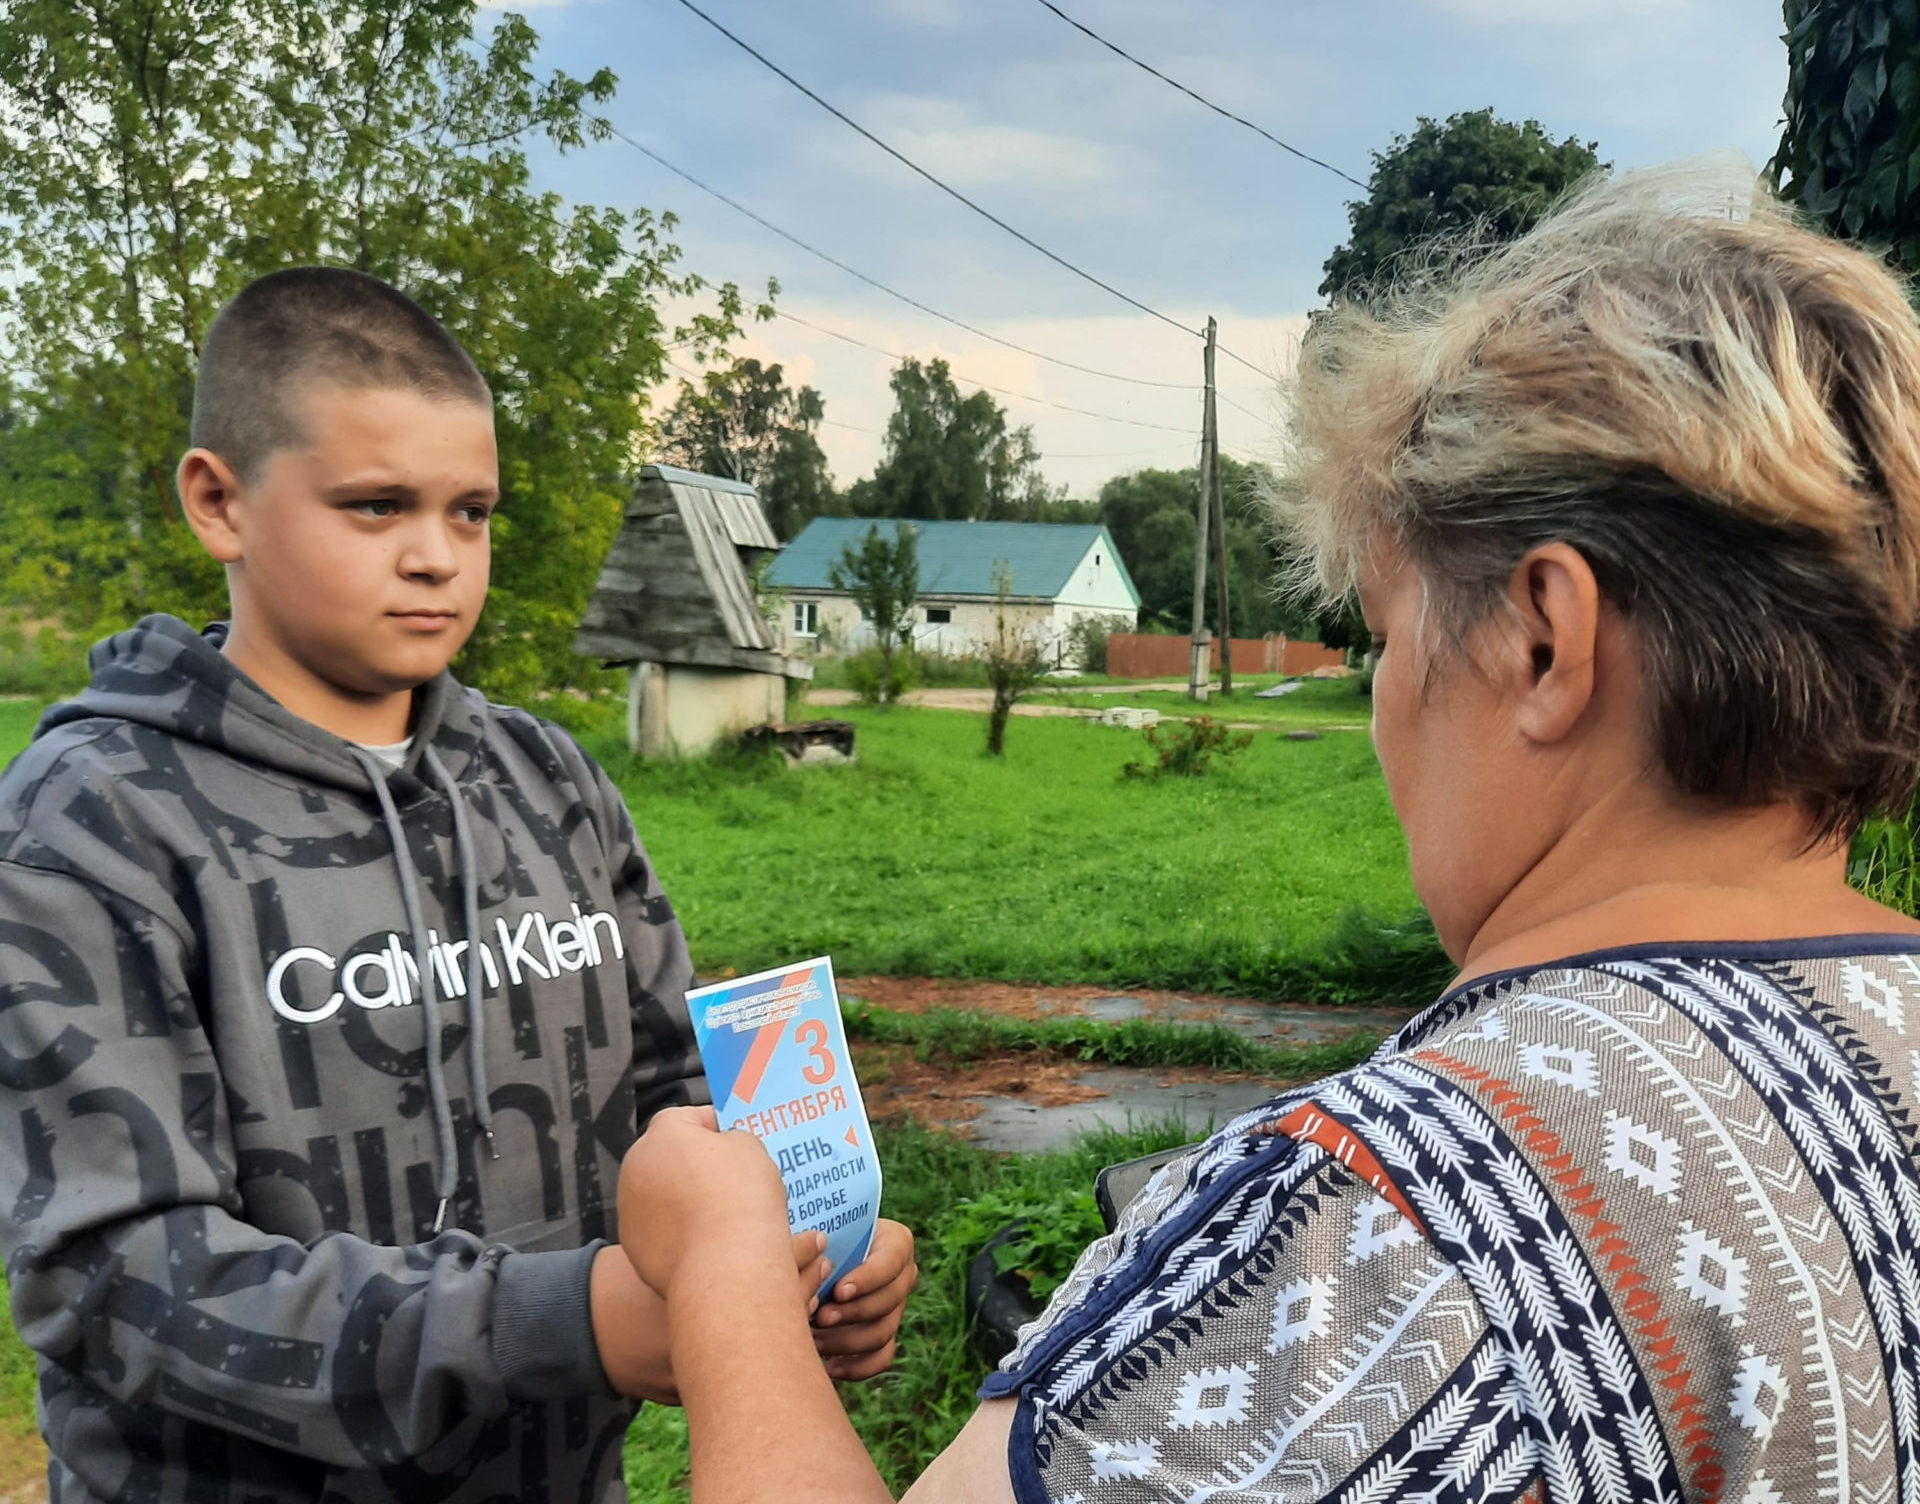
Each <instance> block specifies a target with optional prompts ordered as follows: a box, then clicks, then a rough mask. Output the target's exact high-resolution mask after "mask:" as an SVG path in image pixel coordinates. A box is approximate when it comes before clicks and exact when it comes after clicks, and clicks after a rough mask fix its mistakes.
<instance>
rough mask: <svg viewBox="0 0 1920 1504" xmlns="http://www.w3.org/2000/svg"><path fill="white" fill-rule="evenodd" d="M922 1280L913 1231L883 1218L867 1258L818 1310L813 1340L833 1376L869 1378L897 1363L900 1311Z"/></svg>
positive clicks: (874, 1234) (841, 1281) (814, 1321)
mask: <svg viewBox="0 0 1920 1504" xmlns="http://www.w3.org/2000/svg"><path fill="white" fill-rule="evenodd" d="M825 1277H826V1276H825V1274H824V1272H823V1273H822V1275H821V1278H823V1279H824V1278H825ZM919 1282H920V1266H919V1265H918V1264H916V1263H915V1262H914V1261H913V1234H912V1233H911V1232H909V1231H908V1230H907V1229H906V1228H905V1227H903V1226H901V1225H900V1224H899V1223H898V1222H889V1221H887V1220H886V1219H885V1218H884V1217H883V1218H881V1219H880V1222H879V1225H878V1226H876V1227H875V1228H874V1230H873V1246H872V1247H871V1248H869V1249H868V1250H867V1258H866V1262H865V1263H863V1264H861V1265H860V1266H859V1267H858V1268H857V1269H852V1270H849V1271H848V1272H847V1274H846V1275H845V1276H844V1277H842V1279H841V1280H840V1282H839V1283H838V1284H837V1285H835V1286H834V1287H833V1290H832V1292H831V1294H832V1297H833V1298H832V1299H831V1300H830V1301H828V1302H827V1303H826V1304H825V1305H822V1306H821V1307H820V1309H819V1310H818V1311H816V1312H815V1313H814V1317H813V1326H814V1333H813V1345H814V1349H815V1351H817V1352H818V1353H819V1354H820V1356H821V1357H822V1358H824V1359H825V1360H826V1364H827V1374H828V1376H829V1377H831V1378H835V1379H870V1378H872V1377H873V1376H874V1375H875V1374H878V1373H885V1372H886V1371H887V1369H889V1368H890V1367H892V1366H893V1354H894V1341H895V1338H896V1337H897V1336H898V1334H899V1331H900V1317H901V1315H902V1313H903V1312H904V1310H905V1309H906V1304H907V1297H908V1296H909V1295H911V1294H912V1293H913V1287H914V1286H915V1285H917V1284H919Z"/></svg>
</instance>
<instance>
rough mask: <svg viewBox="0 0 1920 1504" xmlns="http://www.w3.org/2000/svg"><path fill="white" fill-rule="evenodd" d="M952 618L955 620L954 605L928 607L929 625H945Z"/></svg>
mask: <svg viewBox="0 0 1920 1504" xmlns="http://www.w3.org/2000/svg"><path fill="white" fill-rule="evenodd" d="M952 620H953V609H952V607H950V606H929V607H927V625H928V626H930V627H944V626H945V625H946V624H947V623H948V622H950V621H952Z"/></svg>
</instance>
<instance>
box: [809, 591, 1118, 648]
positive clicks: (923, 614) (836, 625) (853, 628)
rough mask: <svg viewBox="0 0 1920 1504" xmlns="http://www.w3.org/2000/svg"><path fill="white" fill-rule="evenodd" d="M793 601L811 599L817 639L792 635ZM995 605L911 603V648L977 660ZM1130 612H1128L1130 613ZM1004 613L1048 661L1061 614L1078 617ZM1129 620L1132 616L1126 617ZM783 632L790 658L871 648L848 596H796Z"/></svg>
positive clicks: (1046, 607)
mask: <svg viewBox="0 0 1920 1504" xmlns="http://www.w3.org/2000/svg"><path fill="white" fill-rule="evenodd" d="M795 600H811V601H813V602H815V603H816V605H817V607H818V624H819V628H820V631H819V635H818V636H817V637H814V638H806V637H799V636H796V635H795V633H794V630H793V604H792V602H793V601H795ZM930 606H931V607H934V608H936V609H945V610H947V611H949V612H951V613H952V620H951V621H947V622H929V621H928V620H927V609H928V607H930ZM997 609H998V603H997V602H994V601H985V600H980V599H979V598H977V597H956V598H953V599H946V600H943V599H941V598H940V597H939V596H934V597H931V598H930V599H925V600H919V601H916V602H914V606H913V620H914V627H913V644H914V646H915V647H916V648H918V649H919V650H920V651H921V652H923V653H944V654H946V655H947V656H949V657H954V658H960V657H968V656H978V655H979V654H980V653H982V652H984V651H985V650H986V646H987V644H988V642H990V641H991V640H992V638H993V618H994V614H995V612H996V610H997ZM1130 610H1131V608H1130V607H1129V611H1130ZM1007 614H1008V615H1009V616H1010V617H1011V618H1012V619H1013V621H1014V622H1015V623H1016V624H1017V625H1019V626H1021V627H1025V628H1032V629H1034V630H1036V631H1038V632H1039V633H1040V636H1041V639H1042V641H1043V642H1044V643H1045V644H1046V645H1047V646H1048V649H1049V653H1048V656H1049V657H1050V658H1051V657H1052V656H1053V652H1052V649H1053V646H1054V644H1055V641H1056V639H1058V638H1059V636H1060V634H1061V633H1062V632H1063V631H1064V630H1065V626H1064V620H1063V615H1064V616H1065V617H1066V618H1070V617H1071V615H1073V614H1077V613H1075V612H1074V611H1073V610H1072V609H1071V608H1062V607H1059V606H1055V605H1052V604H1048V603H1041V604H1037V605H1036V604H1028V603H1021V602H1015V603H1012V604H1010V605H1009V606H1008V607H1007ZM1129 619H1131V617H1130V616H1129ZM781 624H782V628H783V630H784V631H785V633H786V638H785V651H787V652H789V653H794V652H807V651H815V650H817V651H821V652H827V651H832V652H842V653H844V652H858V651H859V650H860V649H862V648H869V647H872V646H873V628H872V627H871V626H870V625H869V624H868V623H867V622H865V621H862V620H861V618H860V608H859V607H858V606H856V605H854V603H853V599H852V597H850V596H845V595H827V594H819V595H816V594H813V593H811V592H800V591H796V592H794V593H793V595H792V597H791V599H790V600H789V601H788V604H787V607H786V609H785V610H784V611H783V612H782V613H781Z"/></svg>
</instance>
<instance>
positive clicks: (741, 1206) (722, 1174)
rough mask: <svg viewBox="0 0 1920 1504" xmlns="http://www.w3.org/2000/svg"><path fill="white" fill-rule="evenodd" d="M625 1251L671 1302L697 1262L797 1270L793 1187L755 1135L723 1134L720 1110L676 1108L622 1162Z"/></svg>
mask: <svg viewBox="0 0 1920 1504" xmlns="http://www.w3.org/2000/svg"><path fill="white" fill-rule="evenodd" d="M620 1246H621V1248H622V1249H624V1250H625V1251H626V1255H627V1257H628V1258H629V1259H630V1260H632V1262H633V1267H634V1269H635V1270H636V1271H638V1273H639V1275H640V1277H641V1278H642V1279H643V1280H645V1281H646V1282H647V1283H648V1284H649V1285H651V1286H652V1287H653V1288H654V1289H655V1290H657V1291H659V1292H660V1294H661V1295H662V1296H664V1297H668V1298H671V1296H672V1294H673V1286H674V1282H675V1281H676V1280H677V1279H678V1278H679V1277H680V1276H681V1273H682V1271H683V1270H684V1269H685V1268H686V1267H687V1266H688V1265H689V1263H690V1262H691V1263H699V1264H708V1265H712V1264H718V1263H721V1262H724V1263H726V1264H728V1265H729V1266H730V1267H734V1268H745V1267H752V1266H754V1265H756V1264H759V1263H764V1265H765V1267H766V1268H767V1269H768V1270H769V1271H770V1272H771V1271H773V1270H791V1269H792V1268H793V1243H792V1239H791V1235H790V1234H789V1233H788V1231H787V1188H786V1184H785V1182H783V1181H782V1180H781V1178H780V1172H779V1170H778V1169H776V1168H775V1167H774V1163H773V1159H772V1157H771V1156H770V1155H769V1154H768V1153H767V1151H766V1148H765V1146H764V1145H762V1144H761V1142H760V1140H759V1139H757V1138H755V1137H754V1136H753V1135H752V1134H751V1133H747V1132H744V1131H742V1130H739V1129H736V1130H734V1131H733V1132H731V1133H722V1132H720V1131H719V1128H718V1126H717V1123H716V1120H715V1118H714V1112H713V1109H712V1108H711V1107H670V1108H668V1109H666V1110H665V1111H664V1112H661V1113H658V1114H656V1115H655V1117H654V1119H653V1121H652V1123H650V1124H649V1125H648V1127H647V1131H646V1132H645V1133H644V1134H642V1135H641V1137H640V1139H639V1141H638V1142H637V1143H635V1144H634V1146H633V1147H632V1148H631V1149H629V1150H628V1151H627V1157H626V1159H625V1160H624V1161H623V1162H622V1163H621V1166H620ZM783 1277H784V1278H791V1275H790V1274H788V1275H784V1276H783ZM824 1277H825V1276H824V1273H823V1274H822V1278H824ZM801 1308H802V1309H803V1310H804V1309H805V1308H806V1307H805V1304H804V1302H803V1304H802V1307H801Z"/></svg>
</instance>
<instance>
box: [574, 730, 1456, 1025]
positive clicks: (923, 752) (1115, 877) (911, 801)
mask: <svg viewBox="0 0 1920 1504" xmlns="http://www.w3.org/2000/svg"><path fill="white" fill-rule="evenodd" d="M834 713H835V714H836V715H844V716H845V717H846V718H847V719H849V720H851V721H853V722H854V723H855V725H856V726H857V727H858V735H859V743H858V745H859V761H858V763H857V764H855V765H854V766H851V767H812V768H806V769H799V770H788V769H785V768H783V767H781V766H779V765H778V764H777V763H776V762H757V763H746V764H742V763H739V762H700V763H687V764H677V765H676V764H649V763H642V762H639V761H637V760H635V759H633V758H631V757H629V756H628V755H627V753H626V752H625V749H624V747H623V746H622V745H621V744H620V742H619V740H618V738H617V737H601V738H589V747H590V749H591V750H592V751H593V752H594V753H595V754H596V755H597V756H599V758H600V759H601V761H602V762H603V763H604V764H605V765H606V766H607V767H608V769H609V770H610V771H611V772H612V774H613V776H614V778H615V779H616V781H617V782H618V784H619V786H620V788H621V790H622V792H623V793H624V794H625V795H626V797H627V802H628V805H629V806H630V808H631V809H632V811H633V817H634V822H635V824H636V825H637V826H638V828H639V830H640V833H641V837H642V839H643V840H644V841H645V842H646V844H647V847H648V849H649V851H650V852H651V853H652V856H653V859H654V862H655V863H656V865H657V867H658V869H659V873H660V878H661V881H662V883H663V884H664V885H665V887H666V890H667V892H668V894H669V895H670V896H671V897H672V899H673V902H674V906H675V908H676V909H677V910H678V911H679V914H680V918H681V922H682V924H683V925H684V926H685V928H686V931H687V934H688V935H689V937H690V938H691V941H692V945H693V951H694V962H695V964H696V966H698V967H699V968H700V970H701V972H702V973H703V974H709V975H710V974H714V973H716V972H719V971H721V970H722V969H723V968H725V967H729V966H730V967H733V968H735V969H736V970H737V971H741V972H745V971H750V970H756V969H759V968H763V967H771V966H776V965H779V964H782V963H783V962H787V961H791V960H793V959H795V958H797V957H803V956H810V955H820V954H828V953H830V954H831V955H832V956H833V958H834V962H835V965H836V966H837V967H838V968H839V969H840V970H842V971H843V972H847V973H855V972H887V973H893V974H896V975H918V976H956V977H959V976H964V977H982V978H992V979H997V980H1006V981H1031V982H1069V981H1072V982H1093V983H1102V984H1107V983H1111V984H1113V985H1116V986H1121V985H1126V986H1150V987H1165V988H1187V989H1193V990H1198V991H1207V992H1220V993H1235V994H1241V995H1252V996H1268V997H1275V998H1282V997H1289V998H1300V999H1314V1000H1326V1001H1351V1000H1361V999H1364V1000H1378V1001H1385V1000H1388V999H1389V998H1390V997H1391V999H1392V1000H1395V1001H1399V1000H1424V997H1425V996H1428V995H1431V994H1430V984H1431V972H1428V973H1426V974H1422V975H1420V976H1418V977H1417V978H1414V979H1412V980H1407V979H1402V980H1400V981H1395V980H1394V973H1395V968H1396V966H1397V963H1398V959H1399V957H1398V955H1397V954H1396V955H1395V956H1394V957H1393V958H1392V959H1393V960H1394V962H1395V965H1389V966H1386V967H1384V968H1370V967H1369V964H1368V963H1369V960H1370V944H1369V942H1370V940H1374V939H1377V940H1378V941H1379V945H1378V948H1377V954H1378V955H1379V956H1380V957H1382V958H1385V957H1387V953H1388V952H1390V951H1394V949H1395V947H1396V946H1402V945H1408V944H1410V945H1412V946H1413V948H1415V949H1416V950H1418V949H1420V948H1422V946H1423V945H1426V944H1427V943H1426V942H1425V941H1424V940H1422V939H1421V938H1420V937H1418V936H1414V937H1411V938H1410V937H1408V936H1406V935H1400V934H1393V933H1385V934H1383V933H1381V932H1380V927H1381V926H1394V925H1398V924H1400V923H1401V922H1402V921H1404V920H1405V919H1406V918H1407V916H1408V915H1410V914H1411V913H1413V912H1414V911H1415V900H1414V895H1413V891H1412V888H1411V886H1410V884H1409V882H1408V880H1407V876H1406V861H1405V854H1404V849H1403V846H1402V842H1401V837H1400V833H1399V830H1398V828H1397V827H1396V826H1395V824H1394V822H1393V815H1392V811H1391V809H1390V808H1389V805H1388V802H1387V797H1386V790H1385V787H1384V785H1383V783H1382V781H1381V778H1380V771H1379V768H1378V765H1377V764H1376V763H1375V761H1374V757H1373V749H1372V748H1371V746H1369V744H1368V741H1367V738H1366V737H1364V736H1360V735H1347V734H1342V735H1339V736H1330V737H1327V738H1326V739H1324V740H1322V741H1317V742H1288V741H1284V740H1282V739H1280V738H1278V737H1264V736H1263V737H1259V738H1258V739H1257V740H1256V741H1255V743H1254V744H1253V746H1252V747H1250V748H1249V749H1248V750H1247V751H1246V752H1244V753H1242V754H1241V755H1240V756H1239V757H1237V758H1236V759H1234V760H1233V761H1231V762H1230V763H1228V764H1226V765H1225V766H1224V767H1223V768H1222V769H1221V770H1219V771H1217V772H1216V773H1214V774H1210V775H1209V776H1207V777H1205V778H1198V779H1163V780H1160V781H1157V782H1148V781H1128V780H1124V779H1122V778H1121V776H1120V769H1121V766H1122V765H1123V764H1124V763H1126V762H1128V761H1129V760H1132V759H1134V758H1136V757H1139V756H1141V755H1143V753H1144V745H1143V739H1142V737H1141V736H1140V735H1139V734H1138V733H1136V732H1127V731H1119V730H1113V729H1109V728H1106V727H1099V726H1094V725H1092V724H1090V723H1088V722H1085V721H1079V720H1067V719H1044V718H1037V719H1021V720H1017V721H1015V722H1014V723H1013V725H1012V726H1011V727H1010V728H1009V730H1008V734H1007V752H1006V755H1005V757H1004V758H999V759H994V758H989V757H987V756H986V755H985V754H984V751H983V747H984V741H985V735H986V723H985V719H984V718H983V717H980V716H973V715H962V714H958V713H955V712H951V711H938V710H912V709H895V710H891V711H885V712H882V711H873V710H864V709H860V708H849V709H847V710H845V711H836V712H834ZM1355 911H1359V913H1360V914H1362V915H1364V916H1365V917H1364V918H1356V917H1355ZM1330 948H1331V950H1332V951H1334V952H1336V954H1333V955H1332V956H1330ZM1427 948H1428V949H1429V950H1430V946H1428V947H1427Z"/></svg>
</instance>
